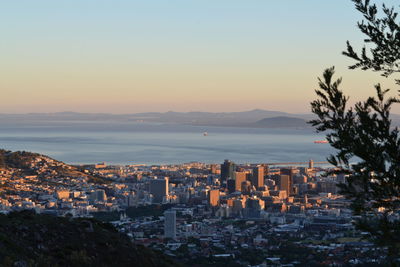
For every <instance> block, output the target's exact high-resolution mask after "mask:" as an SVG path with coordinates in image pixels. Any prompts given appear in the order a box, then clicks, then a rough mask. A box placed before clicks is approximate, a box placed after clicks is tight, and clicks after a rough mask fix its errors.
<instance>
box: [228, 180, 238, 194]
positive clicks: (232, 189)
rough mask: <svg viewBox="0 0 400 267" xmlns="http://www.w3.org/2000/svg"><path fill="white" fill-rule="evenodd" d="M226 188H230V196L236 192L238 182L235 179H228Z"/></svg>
mask: <svg viewBox="0 0 400 267" xmlns="http://www.w3.org/2000/svg"><path fill="white" fill-rule="evenodd" d="M226 188H228V192H229V194H231V193H233V192H235V191H236V181H235V180H234V179H228V180H227V181H226Z"/></svg>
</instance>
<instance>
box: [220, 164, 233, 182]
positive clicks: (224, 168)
mask: <svg viewBox="0 0 400 267" xmlns="http://www.w3.org/2000/svg"><path fill="white" fill-rule="evenodd" d="M235 170H236V165H235V163H233V162H232V161H230V160H227V159H226V160H225V161H224V163H223V164H221V182H226V181H227V180H228V179H229V178H231V179H235Z"/></svg>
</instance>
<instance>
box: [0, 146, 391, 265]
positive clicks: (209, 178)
mask: <svg viewBox="0 0 400 267" xmlns="http://www.w3.org/2000/svg"><path fill="white" fill-rule="evenodd" d="M13 154H15V152H14V153H13V152H10V151H4V155H5V156H6V157H7V155H8V158H10V157H13V156H11V155H13ZM17 154H18V155H19V156H20V157H19V160H20V161H21V160H22V161H23V165H24V166H25V168H27V169H24V168H22V169H18V168H15V169H10V168H8V169H7V168H6V169H2V170H1V171H0V174H1V176H0V177H1V187H2V189H3V190H2V192H3V193H2V195H1V202H0V203H1V206H0V207H1V212H3V213H8V212H11V211H20V210H26V209H31V210H34V211H35V212H36V213H38V214H51V215H56V216H64V217H65V216H67V217H68V216H70V217H73V218H96V219H98V220H102V221H105V222H109V223H111V224H113V225H114V226H115V227H116V228H117V229H118V231H120V232H122V233H124V234H126V235H128V236H129V238H130V239H131V240H132V242H133V243H135V244H138V245H143V246H145V247H149V248H151V249H153V250H159V251H162V253H163V254H165V255H166V256H167V257H170V258H172V259H174V260H176V261H177V262H180V263H182V264H185V265H195V264H199V263H201V264H204V265H213V264H214V265H218V264H222V263H229V266H303V265H305V264H314V265H315V266H317V265H330V266H342V265H357V264H379V263H380V262H381V261H382V260H383V259H384V258H383V256H382V251H380V248H377V247H376V246H374V244H372V243H371V242H369V241H366V240H364V239H363V237H364V235H365V233H363V232H360V231H358V230H356V229H355V227H354V225H353V223H352V222H353V220H354V219H355V216H354V215H353V214H352V212H351V210H350V208H349V205H350V202H349V200H347V199H345V198H344V197H343V196H342V195H340V194H338V191H339V189H338V187H337V185H338V184H339V183H343V182H345V180H346V175H345V174H338V175H327V176H326V175H324V174H325V173H329V171H330V170H331V168H332V167H329V165H328V164H327V163H326V162H321V163H314V162H313V160H309V161H308V162H304V163H301V162H299V163H297V164H299V165H297V166H293V165H292V164H293V163H277V164H268V163H265V164H235V163H234V162H232V161H229V160H225V161H224V162H223V163H222V164H204V163H200V162H191V163H185V164H180V165H159V166H156V165H152V166H146V165H127V166H115V165H110V166H108V165H107V164H106V163H99V164H94V165H77V166H70V165H67V164H64V163H62V162H59V161H56V160H53V159H51V158H49V157H46V156H43V155H39V154H31V153H27V152H25V153H17ZM13 158H18V157H15V156H14V157H13ZM317 164H320V165H317ZM26 170H29V171H32V170H33V172H32V173H31V174H29V175H27V174H25V173H26Z"/></svg>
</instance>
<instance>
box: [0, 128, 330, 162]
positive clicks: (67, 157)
mask: <svg viewBox="0 0 400 267" xmlns="http://www.w3.org/2000/svg"><path fill="white" fill-rule="evenodd" d="M204 131H207V132H208V136H203V132H204ZM323 138H324V136H323V135H319V134H316V133H315V132H314V131H313V130H312V129H256V128H232V127H208V126H207V127H202V126H190V125H171V124H157V123H120V122H89V121H87V122H82V121H81V122H59V121H55V122H54V121H52V122H40V123H37V122H28V121H25V122H22V123H12V122H8V123H7V122H5V123H1V126H0V143H1V144H2V147H3V148H5V149H9V150H13V151H15V150H26V151H33V152H38V153H42V154H45V155H48V156H51V157H54V158H55V159H58V160H61V161H64V162H66V163H70V164H84V163H97V162H103V161H105V162H107V163H109V164H174V163H185V162H190V161H200V162H206V163H220V162H222V161H223V160H224V159H230V160H233V161H235V162H237V163H264V162H266V163H273V162H305V161H308V160H309V159H313V160H314V161H325V160H326V157H327V156H328V155H329V153H330V152H332V148H330V146H329V145H328V144H314V143H313V141H314V140H317V139H318V140H319V139H323Z"/></svg>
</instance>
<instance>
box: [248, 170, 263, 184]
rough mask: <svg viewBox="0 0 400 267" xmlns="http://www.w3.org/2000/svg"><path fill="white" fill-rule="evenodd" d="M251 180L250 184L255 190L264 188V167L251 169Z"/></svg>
mask: <svg viewBox="0 0 400 267" xmlns="http://www.w3.org/2000/svg"><path fill="white" fill-rule="evenodd" d="M251 178H252V179H251V183H252V184H253V186H255V188H259V187H262V186H264V167H263V166H257V167H255V168H253V175H252V177H251Z"/></svg>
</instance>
